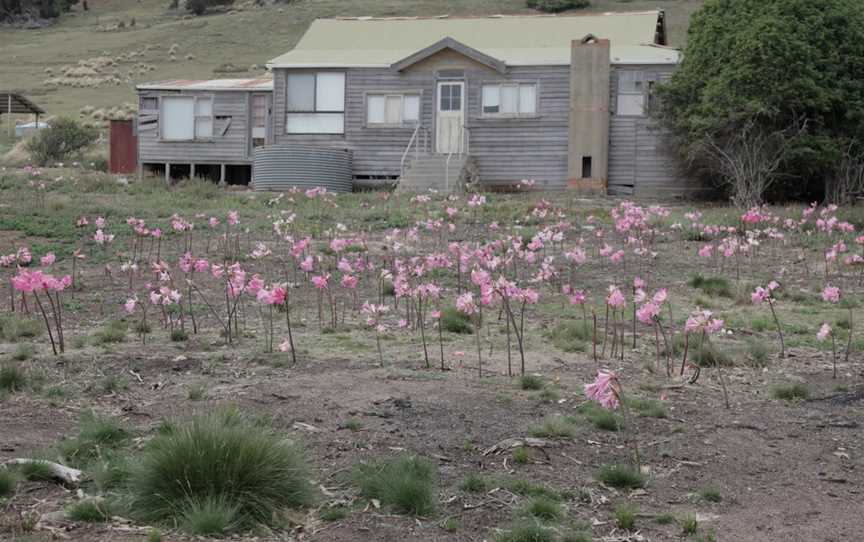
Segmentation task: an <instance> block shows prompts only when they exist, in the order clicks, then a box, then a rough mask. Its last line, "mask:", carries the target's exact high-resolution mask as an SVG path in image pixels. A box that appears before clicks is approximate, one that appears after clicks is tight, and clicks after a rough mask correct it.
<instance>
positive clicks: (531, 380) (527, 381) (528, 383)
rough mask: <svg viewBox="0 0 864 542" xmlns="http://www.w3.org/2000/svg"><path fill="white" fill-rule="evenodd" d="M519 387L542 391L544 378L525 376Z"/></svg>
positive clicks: (521, 379) (520, 380)
mask: <svg viewBox="0 0 864 542" xmlns="http://www.w3.org/2000/svg"><path fill="white" fill-rule="evenodd" d="M519 387H520V388H522V389H523V390H542V389H543V377H542V376H538V375H525V376H523V377H522V378H520V379H519Z"/></svg>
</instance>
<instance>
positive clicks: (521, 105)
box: [481, 83, 537, 117]
mask: <svg viewBox="0 0 864 542" xmlns="http://www.w3.org/2000/svg"><path fill="white" fill-rule="evenodd" d="M481 94H482V110H483V114H484V115H486V116H496V115H500V116H508V117H515V116H533V115H535V114H537V85H536V84H534V83H504V84H486V85H483V90H482V92H481Z"/></svg>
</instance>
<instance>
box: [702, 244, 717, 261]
mask: <svg viewBox="0 0 864 542" xmlns="http://www.w3.org/2000/svg"><path fill="white" fill-rule="evenodd" d="M713 250H714V246H713V245H705V246H703V247H702V248H700V249H699V257H700V258H710V257H711V253H712V252H713Z"/></svg>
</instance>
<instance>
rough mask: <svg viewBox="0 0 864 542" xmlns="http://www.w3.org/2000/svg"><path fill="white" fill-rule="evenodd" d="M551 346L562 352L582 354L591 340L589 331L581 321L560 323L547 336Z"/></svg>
mask: <svg viewBox="0 0 864 542" xmlns="http://www.w3.org/2000/svg"><path fill="white" fill-rule="evenodd" d="M548 336H549V339H550V340H551V341H552V345H553V346H555V348H557V349H558V350H561V351H562V352H584V351H585V349H586V346H585V345H586V343H590V342H591V340H592V337H591V330H590V329H589V328H588V327H586V326H585V325H584V324H583V323H582V322H581V321H580V322H576V321H569V322H561V323H560V324H558V325H557V326H555V327H554V328H552V331H551V332H549V334H548Z"/></svg>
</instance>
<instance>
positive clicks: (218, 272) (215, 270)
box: [210, 263, 224, 279]
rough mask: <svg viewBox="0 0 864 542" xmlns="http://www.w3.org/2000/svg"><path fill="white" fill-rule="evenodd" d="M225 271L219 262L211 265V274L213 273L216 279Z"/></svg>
mask: <svg viewBox="0 0 864 542" xmlns="http://www.w3.org/2000/svg"><path fill="white" fill-rule="evenodd" d="M222 273H224V268H223V267H222V266H221V265H219V264H215V263H214V264H213V265H211V266H210V274H211V275H213V278H214V279H218V278H219V277H221V276H222Z"/></svg>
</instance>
